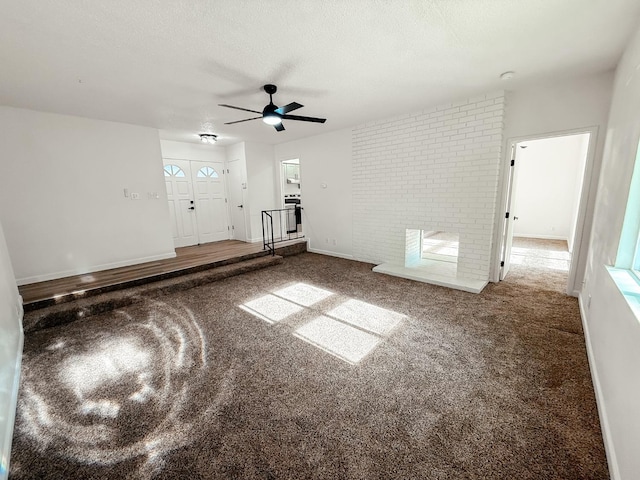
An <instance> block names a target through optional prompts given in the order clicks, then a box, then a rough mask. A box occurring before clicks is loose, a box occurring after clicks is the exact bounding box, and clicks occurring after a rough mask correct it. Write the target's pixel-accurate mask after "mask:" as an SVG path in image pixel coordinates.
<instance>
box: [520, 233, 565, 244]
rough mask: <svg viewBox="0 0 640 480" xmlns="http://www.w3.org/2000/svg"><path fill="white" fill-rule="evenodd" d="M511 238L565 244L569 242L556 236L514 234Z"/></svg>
mask: <svg viewBox="0 0 640 480" xmlns="http://www.w3.org/2000/svg"><path fill="white" fill-rule="evenodd" d="M513 236H514V237H517V238H537V239H540V240H564V241H565V242H568V241H569V240H568V239H567V237H559V236H557V235H529V234H527V233H519V234H518V235H516V234H514V235H513Z"/></svg>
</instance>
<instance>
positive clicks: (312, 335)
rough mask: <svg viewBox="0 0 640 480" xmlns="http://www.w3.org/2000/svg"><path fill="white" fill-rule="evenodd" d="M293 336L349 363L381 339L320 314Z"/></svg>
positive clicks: (360, 357)
mask: <svg viewBox="0 0 640 480" xmlns="http://www.w3.org/2000/svg"><path fill="white" fill-rule="evenodd" d="M294 336H296V337H298V338H300V339H302V340H305V341H306V342H308V343H310V344H312V345H314V346H316V347H319V348H321V349H322V350H324V351H325V352H328V353H330V354H332V355H335V356H336V357H338V358H340V359H342V360H346V361H347V362H349V363H352V364H356V363H359V362H360V361H361V360H362V359H363V358H364V357H366V356H367V355H368V354H369V353H371V351H373V349H375V348H376V347H377V346H378V344H379V343H380V342H381V341H382V339H380V338H379V337H377V336H375V335H372V334H370V333H367V332H364V331H362V330H360V329H357V328H355V327H352V326H350V325H347V324H345V323H342V322H339V321H337V320H334V319H332V318H329V317H325V316H321V317H318V318H316V319H314V320H312V321H310V322H309V323H307V324H305V325H303V326H301V327H300V328H298V329H297V330H296V331H295V333H294Z"/></svg>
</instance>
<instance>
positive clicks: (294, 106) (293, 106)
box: [276, 102, 304, 115]
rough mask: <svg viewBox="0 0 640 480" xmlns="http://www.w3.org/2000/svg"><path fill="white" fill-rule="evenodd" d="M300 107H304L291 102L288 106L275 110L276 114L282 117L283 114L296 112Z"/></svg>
mask: <svg viewBox="0 0 640 480" xmlns="http://www.w3.org/2000/svg"><path fill="white" fill-rule="evenodd" d="M302 107H304V105H300V104H299V103H298V102H291V103H290V104H289V105H285V106H284V107H280V108H276V113H279V114H280V115H284V114H285V113H289V112H293V111H294V110H297V109H299V108H302Z"/></svg>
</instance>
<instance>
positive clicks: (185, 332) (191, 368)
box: [18, 301, 234, 478]
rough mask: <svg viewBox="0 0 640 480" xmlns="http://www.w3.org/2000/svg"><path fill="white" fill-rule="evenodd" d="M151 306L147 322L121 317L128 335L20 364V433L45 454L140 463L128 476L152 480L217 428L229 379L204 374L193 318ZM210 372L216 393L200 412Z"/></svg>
mask: <svg viewBox="0 0 640 480" xmlns="http://www.w3.org/2000/svg"><path fill="white" fill-rule="evenodd" d="M149 303H150V307H149V309H148V313H147V314H146V316H145V318H142V319H138V318H133V317H132V316H131V315H130V314H128V313H124V312H121V313H120V314H121V315H123V316H124V317H125V320H126V322H125V325H126V327H124V328H126V333H122V334H118V332H117V331H114V330H111V329H110V330H105V331H100V330H98V331H96V332H95V333H93V332H92V333H91V334H89V337H90V338H89V339H88V340H87V339H83V340H82V342H81V343H78V342H74V341H72V340H71V339H66V338H58V339H56V340H55V341H54V342H53V343H52V344H51V345H49V347H48V348H46V349H44V350H43V351H42V353H41V354H39V355H37V356H36V357H35V358H31V359H29V361H28V362H24V363H23V372H22V391H23V393H22V396H21V400H20V405H19V408H18V412H19V415H20V417H21V422H20V428H21V431H22V432H23V433H24V434H26V435H28V436H29V437H30V438H31V440H32V441H33V442H35V443H36V444H37V445H38V448H39V449H42V450H45V449H47V448H50V449H52V450H51V452H52V455H60V456H64V457H67V458H70V459H73V460H75V461H77V462H79V463H84V464H87V463H94V464H97V465H105V466H107V465H114V464H116V463H120V462H123V461H126V460H131V459H134V458H138V457H142V458H143V459H144V460H143V461H142V462H139V463H138V467H137V470H136V471H135V472H132V474H133V475H134V476H135V478H153V477H155V476H157V475H158V473H159V471H160V470H161V468H162V466H163V465H164V458H165V457H166V456H167V455H168V454H169V453H170V452H171V451H173V450H176V449H179V448H183V447H186V446H188V445H189V444H191V442H193V441H194V439H195V438H196V437H197V435H198V431H199V429H198V426H199V425H202V424H206V423H209V424H210V423H211V422H213V421H215V418H216V416H217V415H218V411H219V410H220V409H221V408H223V406H224V404H226V402H228V400H229V398H230V397H231V394H232V392H233V388H234V387H233V370H231V369H228V370H226V371H220V372H218V373H217V374H216V373H215V372H214V371H212V370H211V368H212V367H210V366H208V365H207V360H206V342H205V338H204V335H203V333H202V330H201V328H200V326H199V325H198V324H197V322H196V320H195V317H194V315H193V313H192V312H191V311H190V310H189V309H186V308H174V307H172V306H169V305H168V304H166V303H162V302H157V301H150V302H149ZM49 372H51V373H49ZM212 372H214V373H213V374H214V375H217V377H216V378H217V380H216V381H217V383H218V385H219V390H218V392H217V394H216V395H213V396H212V397H211V398H210V401H208V402H206V403H205V404H200V403H199V402H198V401H196V398H197V395H198V392H199V390H200V386H201V384H202V383H203V382H211V378H210V377H211V375H212ZM132 432H133V433H132ZM56 446H58V447H59V446H63V448H61V449H60V450H55V447H56Z"/></svg>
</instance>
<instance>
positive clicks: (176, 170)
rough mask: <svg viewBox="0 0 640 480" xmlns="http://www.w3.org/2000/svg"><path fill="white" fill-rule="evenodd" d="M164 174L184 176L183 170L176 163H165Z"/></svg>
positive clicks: (167, 175) (166, 175)
mask: <svg viewBox="0 0 640 480" xmlns="http://www.w3.org/2000/svg"><path fill="white" fill-rule="evenodd" d="M164 176H165V177H184V172H183V171H182V169H181V168H180V167H179V166H177V165H165V166H164Z"/></svg>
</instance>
